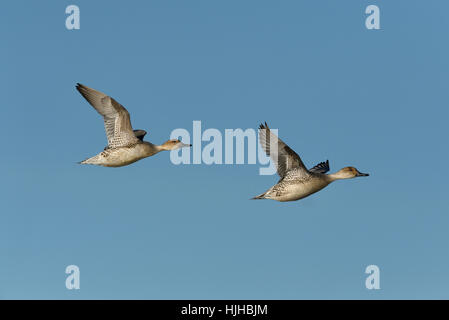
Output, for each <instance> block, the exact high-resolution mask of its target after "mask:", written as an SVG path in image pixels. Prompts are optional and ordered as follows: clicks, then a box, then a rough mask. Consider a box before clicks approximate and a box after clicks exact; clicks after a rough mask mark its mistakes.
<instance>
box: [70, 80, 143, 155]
mask: <svg viewBox="0 0 449 320" xmlns="http://www.w3.org/2000/svg"><path fill="white" fill-rule="evenodd" d="M76 89H77V90H78V91H79V93H81V95H82V96H83V97H84V98H85V99H86V100H87V101H88V102H89V103H90V105H91V106H92V107H94V109H95V110H97V112H98V113H99V114H101V115H102V116H103V119H104V128H105V130H106V136H107V138H108V148H117V147H123V146H127V145H130V144H134V143H136V142H138V141H139V139H138V138H137V137H136V135H135V134H134V132H133V128H132V126H131V120H130V117H129V113H128V111H127V110H126V109H125V107H123V106H122V105H121V104H120V103H118V102H117V101H115V100H114V99H113V98H111V97H109V96H107V95H105V94H104V93H102V92H100V91H97V90H94V89H92V88H89V87H86V86H84V85H82V84H80V83H77V85H76Z"/></svg>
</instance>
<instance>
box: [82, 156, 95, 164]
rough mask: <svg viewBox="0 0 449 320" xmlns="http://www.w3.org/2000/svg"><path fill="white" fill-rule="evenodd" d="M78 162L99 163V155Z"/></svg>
mask: <svg viewBox="0 0 449 320" xmlns="http://www.w3.org/2000/svg"><path fill="white" fill-rule="evenodd" d="M78 164H98V155H96V156H93V157H91V158H87V159H86V160H83V161H80V162H78Z"/></svg>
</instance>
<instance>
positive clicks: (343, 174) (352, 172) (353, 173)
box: [330, 167, 369, 180]
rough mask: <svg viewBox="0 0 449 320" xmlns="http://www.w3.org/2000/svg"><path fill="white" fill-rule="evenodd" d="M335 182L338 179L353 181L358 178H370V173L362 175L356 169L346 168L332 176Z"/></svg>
mask: <svg viewBox="0 0 449 320" xmlns="http://www.w3.org/2000/svg"><path fill="white" fill-rule="evenodd" d="M330 176H331V177H332V178H333V179H334V180H338V179H352V178H356V177H368V176H369V174H368V173H362V172H360V171H359V170H357V169H356V168H354V167H345V168H343V169H340V170H339V171H337V172H336V173H333V174H331V175H330Z"/></svg>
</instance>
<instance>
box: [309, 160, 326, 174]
mask: <svg viewBox="0 0 449 320" xmlns="http://www.w3.org/2000/svg"><path fill="white" fill-rule="evenodd" d="M329 170H330V167H329V160H326V162H320V163H318V164H317V165H316V166H314V167H313V168H310V169H309V171H310V172H317V173H326V172H328V171H329Z"/></svg>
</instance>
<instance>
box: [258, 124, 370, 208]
mask: <svg viewBox="0 0 449 320" xmlns="http://www.w3.org/2000/svg"><path fill="white" fill-rule="evenodd" d="M259 129H260V130H259V141H260V144H261V146H262V148H263V149H264V151H265V153H266V154H267V155H268V156H270V157H271V159H272V161H273V162H274V164H275V166H276V169H277V173H278V174H279V176H280V177H281V179H280V180H279V181H278V183H277V184H275V185H274V186H272V187H271V188H270V189H268V190H267V191H266V192H264V193H262V194H260V195H258V196H256V197H254V198H253V199H273V200H277V201H295V200H299V199H302V198H305V197H307V196H310V195H311V194H313V193H315V192H317V191H320V190H321V189H323V188H324V187H326V186H327V185H328V184H330V183H331V182H333V181H335V180H340V179H351V178H355V177H367V176H369V174H368V173H361V172H359V171H358V170H357V169H356V168H354V167H346V168H343V169H341V170H340V171H337V172H336V173H332V174H326V172H328V171H329V160H327V161H326V162H321V163H319V164H317V165H316V166H314V167H313V168H311V169H309V170H307V168H306V167H305V166H304V163H303V162H302V161H301V158H300V157H299V156H298V155H297V154H296V152H295V151H293V150H292V149H290V147H289V146H288V145H286V144H285V143H284V142H283V141H282V140H281V139H279V138H278V137H277V136H276V135H275V134H274V133H272V132H271V131H270V129H269V128H268V125H267V123H266V122H265V125H264V124H261V125H260V127H259ZM270 141H271V143H274V144H276V143H277V148H276V147H274V148H270Z"/></svg>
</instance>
